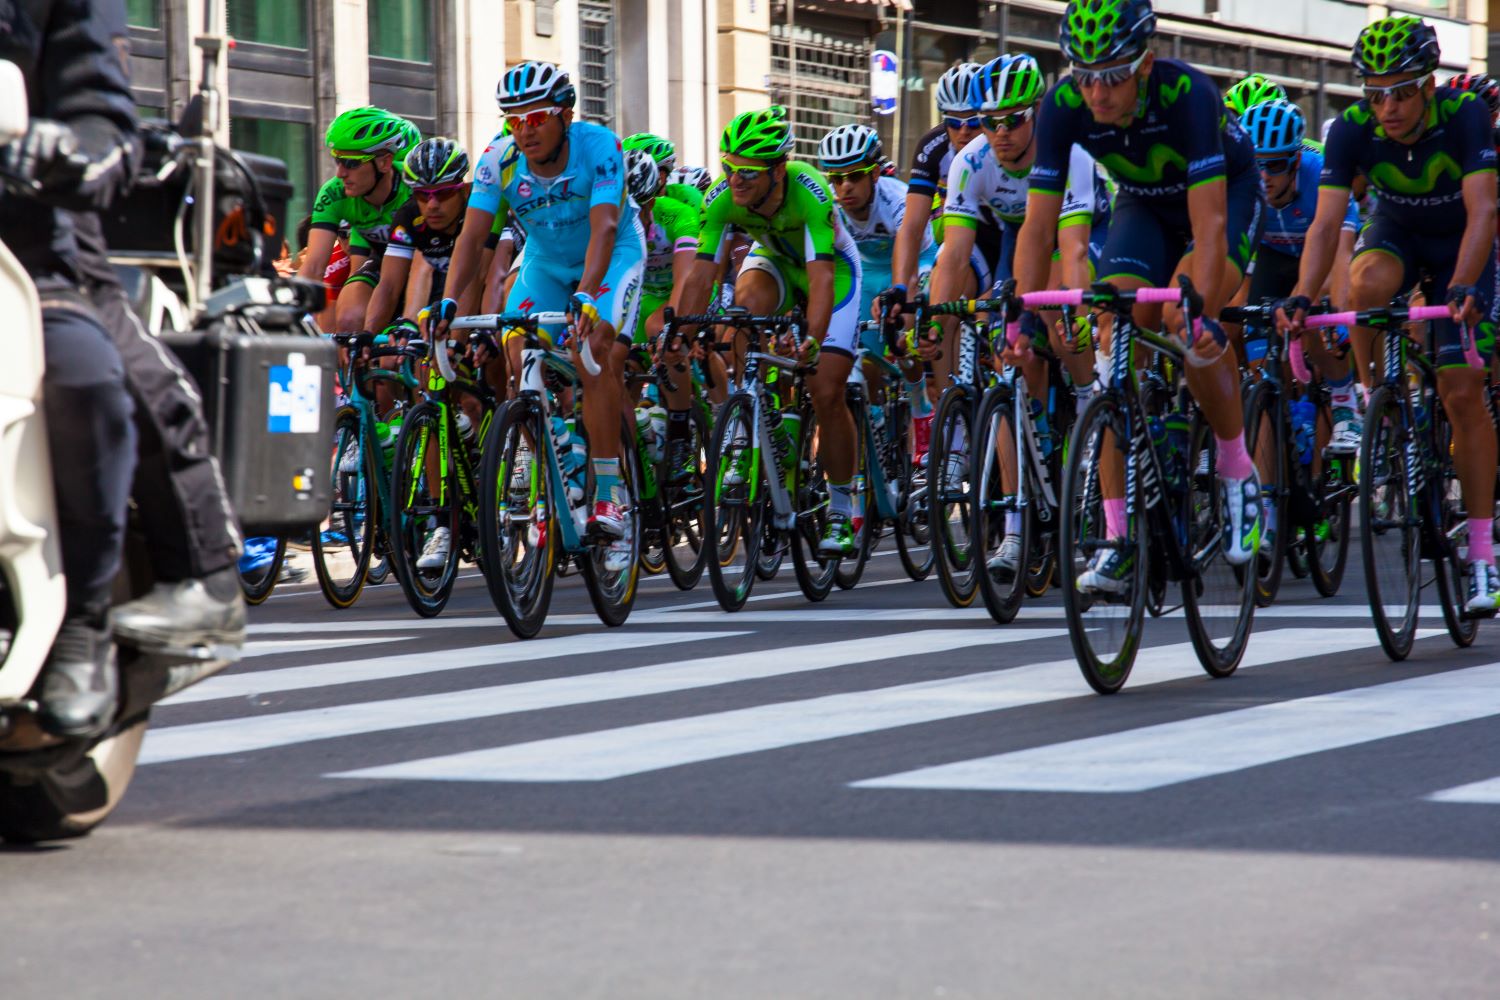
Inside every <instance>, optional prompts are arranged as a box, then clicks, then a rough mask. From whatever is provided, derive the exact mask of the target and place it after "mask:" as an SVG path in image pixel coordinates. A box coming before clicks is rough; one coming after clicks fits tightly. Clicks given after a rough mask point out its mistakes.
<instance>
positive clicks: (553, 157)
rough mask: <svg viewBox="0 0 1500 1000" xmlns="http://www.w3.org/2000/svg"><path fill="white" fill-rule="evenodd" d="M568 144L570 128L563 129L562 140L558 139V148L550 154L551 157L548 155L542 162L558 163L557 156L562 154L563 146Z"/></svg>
mask: <svg viewBox="0 0 1500 1000" xmlns="http://www.w3.org/2000/svg"><path fill="white" fill-rule="evenodd" d="M567 144H568V130H567V129H563V137H562V139H561V140H559V141H558V143H557V148H556V149H554V150H552V155H551V156H549V157H547V158H546V159H545V160H543V161H542V162H543V163H544V164H549V165H550V164H553V163H556V162H557V158H558V157H559V156H561V155H562V151H563V147H564V146H566V145H567Z"/></svg>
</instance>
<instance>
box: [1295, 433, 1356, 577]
mask: <svg viewBox="0 0 1500 1000" xmlns="http://www.w3.org/2000/svg"><path fill="white" fill-rule="evenodd" d="M1350 466H1351V462H1350V460H1349V459H1348V458H1344V457H1338V458H1324V460H1323V471H1322V473H1321V474H1320V475H1319V476H1318V478H1317V481H1316V484H1315V487H1314V489H1315V494H1316V496H1317V507H1316V513H1315V514H1314V516H1313V518H1312V520H1311V523H1309V524H1307V525H1306V526H1305V528H1304V531H1305V535H1306V540H1307V555H1308V559H1307V569H1308V573H1309V575H1310V576H1311V577H1312V582H1313V586H1314V587H1315V588H1317V591H1318V593H1319V594H1321V595H1323V596H1324V597H1332V596H1333V595H1334V594H1337V593H1338V592H1339V587H1341V586H1342V585H1343V582H1344V565H1345V563H1346V562H1347V561H1348V559H1349V531H1350V525H1349V520H1350V517H1349V515H1350V512H1351V508H1352V507H1353V506H1354V499H1353V497H1354V492H1355V489H1356V487H1355V486H1354V485H1353V469H1352V468H1351V467H1350Z"/></svg>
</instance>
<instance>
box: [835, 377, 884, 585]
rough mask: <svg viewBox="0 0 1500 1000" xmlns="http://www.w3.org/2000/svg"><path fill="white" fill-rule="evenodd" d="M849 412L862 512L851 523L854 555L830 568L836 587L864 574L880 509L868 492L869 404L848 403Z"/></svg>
mask: <svg viewBox="0 0 1500 1000" xmlns="http://www.w3.org/2000/svg"><path fill="white" fill-rule="evenodd" d="M849 414H850V416H851V417H852V418H853V419H854V456H855V458H854V482H853V486H854V490H855V496H854V509H855V510H857V511H860V512H862V515H863V516H861V517H858V518H855V519H854V522H853V524H852V525H851V528H852V530H853V532H854V555H853V556H847V557H845V558H844V559H843V560H841V561H840V562H839V564H838V569H837V570H835V572H834V576H833V581H834V583H836V584H838V587H839V589H840V590H853V589H854V586H855V585H856V584H857V583H859V578H860V577H862V576H864V575H865V566H866V564H867V563H869V561H870V552H871V551H873V550H874V548H875V536H876V534H877V533H878V532H879V531H880V513H879V511H878V509H877V508H876V505H875V500H874V497H873V494H872V493H871V492H870V467H869V466H870V463H869V454H868V452H867V449H866V447H865V435H866V433H867V428H866V426H865V421H866V420H867V419H868V418H869V408H868V407H867V406H865V405H864V404H850V406H849Z"/></svg>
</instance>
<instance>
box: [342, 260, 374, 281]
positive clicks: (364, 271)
mask: <svg viewBox="0 0 1500 1000" xmlns="http://www.w3.org/2000/svg"><path fill="white" fill-rule="evenodd" d="M380 260H381V259H380V258H379V257H366V258H365V262H364V263H363V264H361V265H359V270H358V271H355V272H354V273H353V274H351V275H349V277H348V279H347V280H345V282H344V287H346V288H347V287H348V286H350V285H369V286H370V287H371V288H374V287H375V286H376V285H378V284H380Z"/></svg>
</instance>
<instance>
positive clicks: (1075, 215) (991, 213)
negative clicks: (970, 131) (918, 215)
mask: <svg viewBox="0 0 1500 1000" xmlns="http://www.w3.org/2000/svg"><path fill="white" fill-rule="evenodd" d="M1030 177H1031V172H1030V171H1028V172H1026V173H1022V174H1017V173H1012V172H1011V171H1009V170H1007V169H1005V168H1004V167H1002V166H1001V165H1000V159H999V157H997V156H995V151H994V149H993V148H992V147H991V146H990V143H989V140H988V139H987V138H985V137H984V136H982V135H981V136H979V137H978V138H977V139H975V140H974V141H973V142H971V143H969V144H968V145H967V146H965V147H964V148H963V151H962V152H961V153H959V155H958V156H957V157H955V158H954V160H953V164H952V166H950V167H949V169H948V199H947V201H946V202H945V203H944V205H943V219H944V224H945V225H946V224H953V225H960V226H965V227H966V228H969V229H975V228H978V226H979V224H980V223H981V222H984V221H987V220H991V219H998V220H1000V221H1001V222H1007V223H1012V224H1019V223H1021V222H1024V221H1025V219H1026V195H1027V192H1028V190H1029V183H1028V182H1029V179H1030ZM1108 218H1109V192H1108V191H1107V190H1106V189H1105V187H1104V180H1103V179H1102V178H1101V177H1100V176H1099V172H1098V170H1097V169H1095V166H1094V158H1093V157H1092V156H1090V155H1089V154H1088V153H1086V152H1085V151H1084V150H1083V148H1082V147H1081V146H1077V145H1075V146H1073V148H1072V151H1071V152H1070V153H1069V157H1068V170H1067V175H1066V178H1065V181H1064V188H1063V206H1062V213H1061V214H1060V215H1059V216H1058V222H1057V227H1058V228H1059V229H1063V228H1066V227H1067V226H1070V225H1077V224H1080V223H1084V222H1088V221H1090V220H1093V221H1096V222H1097V221H1107V220H1108Z"/></svg>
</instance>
